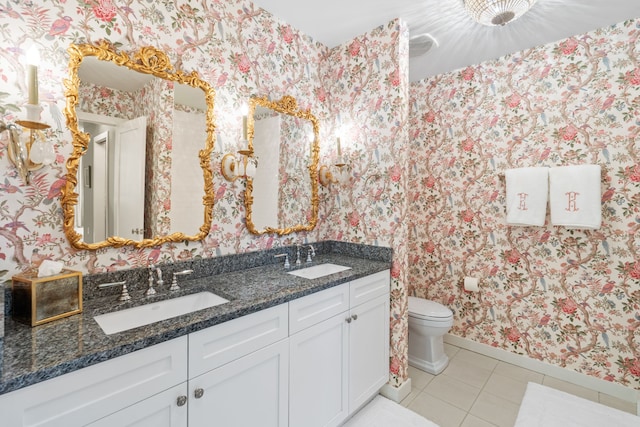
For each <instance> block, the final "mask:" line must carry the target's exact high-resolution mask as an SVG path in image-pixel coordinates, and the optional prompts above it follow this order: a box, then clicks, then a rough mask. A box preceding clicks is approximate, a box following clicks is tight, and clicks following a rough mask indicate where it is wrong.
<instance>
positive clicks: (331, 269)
mask: <svg viewBox="0 0 640 427" xmlns="http://www.w3.org/2000/svg"><path fill="white" fill-rule="evenodd" d="M345 270H351V267H345V266H343V265H337V264H318V265H314V266H313V267H307V268H303V269H301V270H296V271H290V272H289V274H293V275H294V276H298V277H304V278H305V279H317V278H318V277H324V276H328V275H330V274H334V273H340V272H341V271H345Z"/></svg>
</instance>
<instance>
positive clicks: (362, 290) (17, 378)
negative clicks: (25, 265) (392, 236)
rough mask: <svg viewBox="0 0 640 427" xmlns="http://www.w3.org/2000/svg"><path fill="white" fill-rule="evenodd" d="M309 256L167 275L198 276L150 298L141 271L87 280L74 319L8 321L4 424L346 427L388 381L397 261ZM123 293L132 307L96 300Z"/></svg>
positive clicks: (342, 247)
mask: <svg viewBox="0 0 640 427" xmlns="http://www.w3.org/2000/svg"><path fill="white" fill-rule="evenodd" d="M314 246H315V247H316V251H317V253H318V255H317V256H316V257H315V258H314V260H313V263H311V264H307V263H305V262H304V260H303V262H302V263H301V265H295V263H291V264H292V267H291V268H290V269H285V268H284V266H283V262H282V259H277V258H275V257H274V255H277V254H280V253H283V252H284V251H290V252H292V253H291V255H293V251H294V250H295V249H294V248H280V249H272V250H266V251H261V252H255V253H246V254H239V255H229V256H222V257H217V258H212V259H206V260H197V261H190V262H186V263H177V264H174V265H166V266H163V267H164V269H165V271H164V273H165V276H168V274H170V273H172V272H175V271H179V270H183V269H184V268H189V269H192V270H193V274H191V275H190V276H186V277H185V278H183V280H182V281H181V283H180V285H181V290H180V291H175V292H170V291H169V290H168V289H169V285H167V284H165V285H164V288H163V289H160V288H158V287H156V290H157V291H158V293H157V294H156V295H154V296H151V297H145V296H144V291H145V288H146V283H147V280H146V279H147V277H146V275H147V274H148V271H147V270H146V269H138V270H130V271H122V272H114V273H108V274H100V275H92V276H86V277H85V280H84V282H85V285H84V286H85V304H84V312H83V313H82V314H79V315H75V316H71V317H68V318H65V319H60V320H57V321H54V322H51V323H49V324H45V325H41V326H38V327H35V328H31V327H29V326H26V325H22V324H19V323H16V322H14V321H12V320H11V318H10V316H6V319H5V330H4V339H3V344H4V345H3V353H4V354H3V359H2V360H3V363H2V376H1V379H0V393H2V394H0V413H1V414H2V417H3V423H5V422H6V423H8V424H7V425H11V426H35V425H52V426H57V425H69V426H71V425H74V426H75V425H92V426H118V425H135V426H154V427H158V426H200V425H221V426H257V425H259V426H301V427H302V426H304V427H308V426H315V425H339V424H341V423H342V422H343V421H344V420H345V419H347V418H348V417H349V415H350V414H352V413H353V412H354V411H356V410H357V409H359V408H360V407H361V406H362V405H363V404H365V403H366V402H367V401H368V400H369V399H370V398H371V397H373V396H374V395H375V394H376V393H377V392H378V390H379V389H380V387H381V386H382V385H384V384H385V383H386V382H387V381H388V371H389V369H388V365H389V360H388V354H389V285H390V276H389V268H390V261H391V250H390V249H388V248H380V247H372V246H364V245H355V244H348V243H342V242H319V243H314ZM122 280H126V281H127V284H128V286H129V293H130V294H131V296H132V299H131V300H130V301H128V302H119V301H118V296H119V292H120V291H119V290H118V289H115V288H113V289H112V288H106V289H100V288H98V285H99V284H100V283H104V282H107V281H122ZM105 293H108V295H104V294H105ZM202 303H206V304H209V305H211V306H210V307H206V308H204V306H201V305H199V304H202ZM175 310H177V311H175ZM181 313H183V314H181ZM132 314H133V315H132ZM154 316H155V317H154ZM101 318H102V319H105V318H106V319H108V320H107V321H104V322H101V323H102V325H100V324H99V323H98V321H97V320H99V319H101ZM163 318H165V319H164V320H163ZM149 319H152V320H153V322H149V321H148V320H149ZM140 321H142V323H148V324H144V325H140V324H139V322H140ZM105 330H106V331H107V332H108V333H107V332H105Z"/></svg>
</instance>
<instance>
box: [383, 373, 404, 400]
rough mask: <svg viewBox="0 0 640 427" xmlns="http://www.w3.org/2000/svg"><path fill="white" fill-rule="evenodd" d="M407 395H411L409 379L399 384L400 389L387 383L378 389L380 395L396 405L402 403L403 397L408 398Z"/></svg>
mask: <svg viewBox="0 0 640 427" xmlns="http://www.w3.org/2000/svg"><path fill="white" fill-rule="evenodd" d="M409 393H411V378H407V380H406V381H405V382H403V383H402V384H400V387H394V386H392V385H390V384H389V383H386V384H385V385H383V386H382V388H381V389H380V394H381V395H383V396H384V397H386V398H387V399H391V400H393V401H394V402H396V403H400V402H402V400H404V398H405V397H407V396H409Z"/></svg>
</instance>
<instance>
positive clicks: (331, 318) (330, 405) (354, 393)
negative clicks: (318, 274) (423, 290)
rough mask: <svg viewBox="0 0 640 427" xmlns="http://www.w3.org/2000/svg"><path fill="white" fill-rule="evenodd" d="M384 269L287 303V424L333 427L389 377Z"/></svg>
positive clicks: (387, 294)
mask: <svg viewBox="0 0 640 427" xmlns="http://www.w3.org/2000/svg"><path fill="white" fill-rule="evenodd" d="M389 280H390V278H389V271H388V270H386V271H382V272H380V273H376V274H373V275H371V276H367V277H364V278H361V279H357V280H354V281H352V282H350V283H346V284H344V285H340V286H337V287H335V288H330V289H327V290H325V291H321V292H318V293H315V294H312V295H308V296H306V297H303V298H300V299H298V300H294V301H291V302H290V303H289V322H290V324H289V329H290V334H291V335H290V337H289V345H290V358H291V360H290V366H291V371H290V375H291V378H290V388H289V395H290V397H289V426H290V427H315V426H335V425H339V424H340V423H341V422H343V421H344V420H345V419H346V418H347V417H348V416H349V415H350V414H352V413H353V412H354V411H356V410H357V409H359V408H360V406H362V405H363V404H364V403H366V402H367V401H368V400H369V399H370V398H372V397H373V396H374V395H375V394H376V393H377V392H378V390H379V389H380V387H382V386H383V385H384V384H385V383H386V382H387V381H388V378H389Z"/></svg>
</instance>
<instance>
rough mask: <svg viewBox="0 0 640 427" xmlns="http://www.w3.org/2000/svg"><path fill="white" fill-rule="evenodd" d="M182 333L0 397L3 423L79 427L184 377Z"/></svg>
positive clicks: (185, 340)
mask: <svg viewBox="0 0 640 427" xmlns="http://www.w3.org/2000/svg"><path fill="white" fill-rule="evenodd" d="M186 374H187V337H186V336H185V337H180V338H176V339H174V340H171V341H167V342H164V343H161V344H157V345H154V346H151V347H148V348H145V349H142V350H138V351H135V352H133V353H130V354H127V355H124V356H120V357H116V358H115V359H111V360H107V361H105V362H102V363H99V364H97V365H94V366H89V367H87V368H83V369H79V370H77V371H74V372H71V373H68V374H65V375H62V376H59V377H56V378H52V379H50V380H47V381H44V382H41V383H38V384H34V385H32V386H29V387H26V388H23V389H20V390H16V391H14V392H11V393H8V394H6V395H3V396H0V414H2V425H7V426H16V427H17V426H41V425H48V426H80V425H87V424H89V423H90V422H92V421H95V420H97V419H99V418H102V417H104V416H106V415H109V414H112V413H114V412H116V411H118V410H120V409H122V408H124V407H126V406H129V405H131V404H134V403H136V402H139V401H141V400H143V399H146V398H148V397H150V396H153V395H154V394H156V393H158V392H159V391H162V390H166V389H169V388H171V387H173V386H175V385H177V384H180V383H181V382H184V379H185V376H186Z"/></svg>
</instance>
